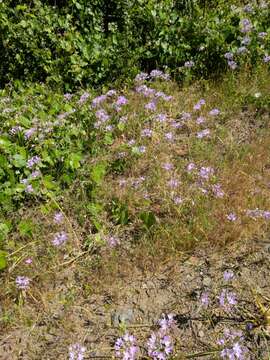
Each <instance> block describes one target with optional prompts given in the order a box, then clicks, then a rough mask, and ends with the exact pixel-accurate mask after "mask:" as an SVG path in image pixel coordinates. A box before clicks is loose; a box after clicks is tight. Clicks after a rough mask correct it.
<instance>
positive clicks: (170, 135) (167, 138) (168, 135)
mask: <svg viewBox="0 0 270 360" xmlns="http://www.w3.org/2000/svg"><path fill="white" fill-rule="evenodd" d="M164 137H165V139H166V140H168V141H173V138H174V136H173V133H171V132H168V133H166V134H165V135H164Z"/></svg>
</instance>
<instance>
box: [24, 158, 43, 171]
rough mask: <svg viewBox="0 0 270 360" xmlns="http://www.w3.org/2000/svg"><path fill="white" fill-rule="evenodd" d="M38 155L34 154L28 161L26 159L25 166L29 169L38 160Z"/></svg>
mask: <svg viewBox="0 0 270 360" xmlns="http://www.w3.org/2000/svg"><path fill="white" fill-rule="evenodd" d="M40 160H41V159H40V157H39V156H37V155H35V156H33V157H31V158H30V159H29V160H28V161H27V167H28V169H31V168H32V167H33V166H35V165H37V164H38V163H39V162H40Z"/></svg>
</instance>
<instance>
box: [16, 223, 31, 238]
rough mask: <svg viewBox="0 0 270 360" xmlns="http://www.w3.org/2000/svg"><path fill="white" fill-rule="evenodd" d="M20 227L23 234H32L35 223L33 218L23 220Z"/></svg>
mask: <svg viewBox="0 0 270 360" xmlns="http://www.w3.org/2000/svg"><path fill="white" fill-rule="evenodd" d="M18 229H19V232H20V235H21V236H32V232H33V230H34V225H33V223H32V221H31V220H22V221H21V222H20V223H19V225H18Z"/></svg>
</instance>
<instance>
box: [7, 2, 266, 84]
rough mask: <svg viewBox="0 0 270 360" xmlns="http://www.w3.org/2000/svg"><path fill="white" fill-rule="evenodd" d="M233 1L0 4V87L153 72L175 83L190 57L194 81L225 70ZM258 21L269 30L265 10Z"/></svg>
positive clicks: (235, 31)
mask: <svg viewBox="0 0 270 360" xmlns="http://www.w3.org/2000/svg"><path fill="white" fill-rule="evenodd" d="M233 3H234V2H233V1H230V2H228V1H224V0H216V1H215V2H213V1H211V0H197V1H196V0H162V1H156V0H112V1H109V2H108V1H106V0H90V1H89V0H70V1H65V0H47V1H40V0H32V1H20V0H19V1H15V0H5V1H1V2H0V54H1V55H0V56H1V61H0V83H1V86H2V87H3V86H4V85H5V84H7V83H9V82H10V81H14V80H17V81H18V80H19V81H23V80H27V81H41V82H48V83H49V84H53V85H59V86H61V87H64V88H65V90H68V89H72V88H74V86H81V85H91V86H95V87H97V86H99V85H100V84H103V83H104V82H106V83H112V82H115V81H116V80H117V81H121V80H123V79H129V78H131V77H133V76H134V74H135V73H137V72H138V69H141V70H145V71H149V70H152V69H153V68H156V67H157V68H169V70H171V72H172V73H173V75H174V76H175V78H176V79H181V78H182V77H183V74H182V72H181V67H182V66H183V64H184V62H185V61H189V60H193V61H194V62H195V67H194V69H193V72H194V75H195V76H197V77H201V76H210V75H212V74H218V73H220V72H221V71H222V70H224V68H225V67H226V61H225V59H224V52H226V51H227V50H228V47H230V46H233V45H234V44H235V43H236V42H237V37H238V36H239V35H240V31H239V21H240V17H241V15H239V14H238V15H237V13H235V12H232V11H231V6H232V5H233ZM235 3H237V1H235ZM257 15H258V14H253V16H254V17H256V16H257ZM261 20H262V21H261V23H260V26H263V25H264V24H265V25H267V24H268V25H267V26H269V24H270V12H269V11H265V12H264V18H263V19H261ZM267 26H266V27H267ZM258 30H259V29H258ZM262 31H263V30H262ZM254 61H255V62H256V59H255V58H254V59H253V62H254Z"/></svg>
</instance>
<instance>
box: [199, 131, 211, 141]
mask: <svg viewBox="0 0 270 360" xmlns="http://www.w3.org/2000/svg"><path fill="white" fill-rule="evenodd" d="M209 135H210V130H209V129H205V130H202V131H199V132H198V133H197V138H198V139H202V138H204V137H206V136H207V137H208V136H209Z"/></svg>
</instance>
